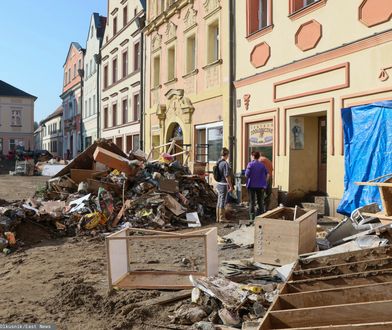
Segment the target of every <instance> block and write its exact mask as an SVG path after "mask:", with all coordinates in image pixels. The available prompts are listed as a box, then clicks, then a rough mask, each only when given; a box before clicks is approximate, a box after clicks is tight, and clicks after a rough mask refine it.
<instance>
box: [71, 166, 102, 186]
mask: <svg viewBox="0 0 392 330" xmlns="http://www.w3.org/2000/svg"><path fill="white" fill-rule="evenodd" d="M100 173H105V172H102V171H97V170H83V169H76V168H72V169H71V179H72V180H74V181H75V182H76V183H80V182H83V181H85V182H86V181H87V179H93V178H94V177H95V175H96V174H100Z"/></svg>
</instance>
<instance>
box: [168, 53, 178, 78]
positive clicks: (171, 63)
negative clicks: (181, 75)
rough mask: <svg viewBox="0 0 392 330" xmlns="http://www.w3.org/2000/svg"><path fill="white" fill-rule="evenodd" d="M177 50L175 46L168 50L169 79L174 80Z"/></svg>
mask: <svg viewBox="0 0 392 330" xmlns="http://www.w3.org/2000/svg"><path fill="white" fill-rule="evenodd" d="M175 62H176V51H175V48H174V46H173V47H170V48H169V49H168V50H167V80H168V81H170V80H173V79H174V78H175V75H176V73H175V72H176V69H175V67H176V63H175Z"/></svg>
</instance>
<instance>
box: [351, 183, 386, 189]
mask: <svg viewBox="0 0 392 330" xmlns="http://www.w3.org/2000/svg"><path fill="white" fill-rule="evenodd" d="M354 183H355V184H356V185H357V186H373V187H388V188H392V183H385V182H354Z"/></svg>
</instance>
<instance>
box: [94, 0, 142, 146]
mask: <svg viewBox="0 0 392 330" xmlns="http://www.w3.org/2000/svg"><path fill="white" fill-rule="evenodd" d="M143 15H144V9H143V6H142V4H141V2H140V1H138V0H128V1H124V0H111V1H110V2H109V7H108V17H107V23H106V29H105V35H104V41H103V45H102V49H101V56H102V63H101V85H102V86H101V90H102V95H101V127H102V134H101V136H102V138H106V139H109V140H112V141H113V142H115V143H116V144H117V146H118V147H119V148H121V149H122V150H123V151H124V152H129V151H130V150H133V149H138V148H139V147H140V119H141V107H140V101H141V97H142V95H141V92H140V80H141V59H142V57H141V53H142V52H141V48H142V47H141V44H142V42H141V35H142V34H141V29H140V28H139V26H138V24H137V22H138V19H139V18H140V17H141V16H143Z"/></svg>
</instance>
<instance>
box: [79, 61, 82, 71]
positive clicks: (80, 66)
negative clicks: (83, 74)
mask: <svg viewBox="0 0 392 330" xmlns="http://www.w3.org/2000/svg"><path fill="white" fill-rule="evenodd" d="M81 68H82V60H79V63H78V69H81Z"/></svg>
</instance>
